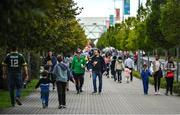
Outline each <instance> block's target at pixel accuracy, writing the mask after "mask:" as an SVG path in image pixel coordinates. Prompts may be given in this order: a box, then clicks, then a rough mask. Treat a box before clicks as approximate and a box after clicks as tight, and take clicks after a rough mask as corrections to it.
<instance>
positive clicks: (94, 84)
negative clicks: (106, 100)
mask: <svg viewBox="0 0 180 115" xmlns="http://www.w3.org/2000/svg"><path fill="white" fill-rule="evenodd" d="M92 76H93V87H94V92H97V86H96V78H97V76H98V78H99V92H101V91H102V72H93V73H92Z"/></svg>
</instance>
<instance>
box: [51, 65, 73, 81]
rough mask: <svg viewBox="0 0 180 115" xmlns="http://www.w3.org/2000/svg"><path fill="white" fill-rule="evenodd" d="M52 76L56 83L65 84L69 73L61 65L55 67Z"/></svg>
mask: <svg viewBox="0 0 180 115" xmlns="http://www.w3.org/2000/svg"><path fill="white" fill-rule="evenodd" d="M53 74H54V75H55V77H56V81H62V82H67V80H68V77H70V71H69V69H68V67H67V66H66V65H65V64H63V63H59V64H56V65H55V67H54V70H53Z"/></svg>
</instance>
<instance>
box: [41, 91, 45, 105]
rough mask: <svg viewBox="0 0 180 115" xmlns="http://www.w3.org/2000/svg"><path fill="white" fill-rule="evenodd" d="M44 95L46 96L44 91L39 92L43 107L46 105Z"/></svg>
mask: <svg viewBox="0 0 180 115" xmlns="http://www.w3.org/2000/svg"><path fill="white" fill-rule="evenodd" d="M45 96H46V94H45V93H44V92H41V100H42V106H43V108H45V107H46V105H45V103H46V100H45Z"/></svg>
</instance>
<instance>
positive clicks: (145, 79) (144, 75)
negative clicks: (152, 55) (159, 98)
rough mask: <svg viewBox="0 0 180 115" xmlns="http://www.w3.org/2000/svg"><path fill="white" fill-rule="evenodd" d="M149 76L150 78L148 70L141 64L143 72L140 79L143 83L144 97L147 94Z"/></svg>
mask: <svg viewBox="0 0 180 115" xmlns="http://www.w3.org/2000/svg"><path fill="white" fill-rule="evenodd" d="M149 76H151V72H150V70H149V69H148V68H147V65H146V64H143V70H142V72H141V78H142V82H143V89H144V95H147V94H148V85H149Z"/></svg>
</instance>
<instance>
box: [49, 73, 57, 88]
mask: <svg viewBox="0 0 180 115" xmlns="http://www.w3.org/2000/svg"><path fill="white" fill-rule="evenodd" d="M48 77H49V79H50V80H51V81H52V84H53V89H54V88H55V82H56V79H55V76H54V75H53V74H52V73H49V74H48Z"/></svg>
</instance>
